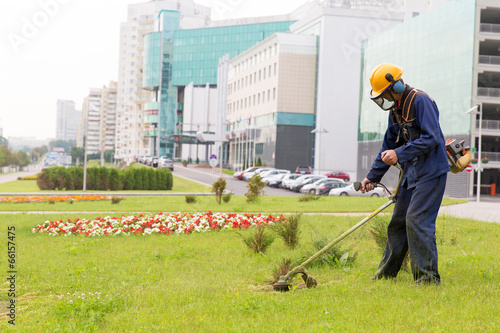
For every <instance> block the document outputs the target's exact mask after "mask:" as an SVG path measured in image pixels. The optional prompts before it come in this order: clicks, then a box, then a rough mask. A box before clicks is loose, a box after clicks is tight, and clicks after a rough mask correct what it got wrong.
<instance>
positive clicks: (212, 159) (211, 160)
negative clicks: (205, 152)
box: [208, 154, 217, 168]
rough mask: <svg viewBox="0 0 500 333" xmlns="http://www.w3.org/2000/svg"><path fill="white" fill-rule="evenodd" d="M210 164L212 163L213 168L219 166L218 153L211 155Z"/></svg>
mask: <svg viewBox="0 0 500 333" xmlns="http://www.w3.org/2000/svg"><path fill="white" fill-rule="evenodd" d="M208 164H210V166H211V167H212V168H215V167H216V166H217V155H215V154H212V155H210V161H208Z"/></svg>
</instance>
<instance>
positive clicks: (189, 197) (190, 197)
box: [186, 194, 196, 204]
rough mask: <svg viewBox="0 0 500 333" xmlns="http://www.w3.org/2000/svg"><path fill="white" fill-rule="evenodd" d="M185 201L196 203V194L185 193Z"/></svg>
mask: <svg viewBox="0 0 500 333" xmlns="http://www.w3.org/2000/svg"><path fill="white" fill-rule="evenodd" d="M186 203H188V204H190V203H196V195H189V194H188V195H186Z"/></svg>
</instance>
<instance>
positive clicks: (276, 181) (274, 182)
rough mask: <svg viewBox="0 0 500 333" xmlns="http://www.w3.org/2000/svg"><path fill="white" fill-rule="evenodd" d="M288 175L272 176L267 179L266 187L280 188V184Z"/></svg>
mask: <svg viewBox="0 0 500 333" xmlns="http://www.w3.org/2000/svg"><path fill="white" fill-rule="evenodd" d="M288 175H289V174H286V173H280V174H277V175H274V176H272V177H269V178H267V179H266V180H267V185H268V186H270V187H281V183H282V182H283V179H285V177H286V176H288Z"/></svg>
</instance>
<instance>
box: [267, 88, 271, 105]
mask: <svg viewBox="0 0 500 333" xmlns="http://www.w3.org/2000/svg"><path fill="white" fill-rule="evenodd" d="M270 100H271V89H269V90H268V91H267V101H268V102H269V101H270Z"/></svg>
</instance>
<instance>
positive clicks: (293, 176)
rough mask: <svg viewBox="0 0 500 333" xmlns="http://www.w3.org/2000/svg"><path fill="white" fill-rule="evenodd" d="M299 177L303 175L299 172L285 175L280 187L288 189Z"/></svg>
mask: <svg viewBox="0 0 500 333" xmlns="http://www.w3.org/2000/svg"><path fill="white" fill-rule="evenodd" d="M299 177H302V175H301V174H297V173H293V174H289V175H285V176H284V177H283V178H282V180H281V184H280V187H281V188H287V189H288V188H290V184H291V183H293V182H294V181H295V180H296V179H297V178H299Z"/></svg>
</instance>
